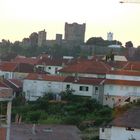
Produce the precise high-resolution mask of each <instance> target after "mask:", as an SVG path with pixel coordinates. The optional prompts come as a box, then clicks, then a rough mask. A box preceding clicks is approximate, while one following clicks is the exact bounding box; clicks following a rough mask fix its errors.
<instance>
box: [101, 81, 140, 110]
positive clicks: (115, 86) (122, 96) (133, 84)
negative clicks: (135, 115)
mask: <svg viewBox="0 0 140 140" xmlns="http://www.w3.org/2000/svg"><path fill="white" fill-rule="evenodd" d="M139 98H140V82H139V81H129V80H116V79H115V80H112V79H106V80H105V82H104V98H103V104H104V105H109V106H110V107H114V106H117V105H122V104H124V103H127V102H134V101H137V99H139ZM125 101H126V102H125Z"/></svg>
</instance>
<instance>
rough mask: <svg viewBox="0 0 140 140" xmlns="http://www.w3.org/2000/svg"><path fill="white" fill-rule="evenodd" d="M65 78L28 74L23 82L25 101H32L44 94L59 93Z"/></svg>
mask: <svg viewBox="0 0 140 140" xmlns="http://www.w3.org/2000/svg"><path fill="white" fill-rule="evenodd" d="M64 78H65V77H62V76H52V75H46V74H29V75H28V76H27V78H26V79H25V80H24V82H23V92H25V98H26V100H30V101H34V100H36V99H38V98H39V97H42V96H43V95H45V94H46V93H49V92H50V93H56V94H57V93H60V92H61V91H62V90H63V87H62V86H63V84H62V82H63V80H64Z"/></svg>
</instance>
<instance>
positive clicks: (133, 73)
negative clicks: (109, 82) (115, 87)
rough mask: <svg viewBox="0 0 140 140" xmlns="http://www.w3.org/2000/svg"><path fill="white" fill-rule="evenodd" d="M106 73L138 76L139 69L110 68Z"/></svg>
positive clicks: (139, 73) (139, 74)
mask: <svg viewBox="0 0 140 140" xmlns="http://www.w3.org/2000/svg"><path fill="white" fill-rule="evenodd" d="M107 74H114V75H129V76H140V72H139V71H132V70H111V71H109V72H107Z"/></svg>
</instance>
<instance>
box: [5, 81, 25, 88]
mask: <svg viewBox="0 0 140 140" xmlns="http://www.w3.org/2000/svg"><path fill="white" fill-rule="evenodd" d="M8 81H9V82H10V83H12V84H14V85H15V86H16V87H22V86H23V83H22V82H21V80H18V79H8Z"/></svg>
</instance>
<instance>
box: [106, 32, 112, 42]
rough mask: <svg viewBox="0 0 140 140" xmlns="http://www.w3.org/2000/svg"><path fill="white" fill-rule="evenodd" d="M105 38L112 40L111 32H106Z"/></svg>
mask: <svg viewBox="0 0 140 140" xmlns="http://www.w3.org/2000/svg"><path fill="white" fill-rule="evenodd" d="M107 40H108V41H112V40H113V33H112V32H108V33H107Z"/></svg>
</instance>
